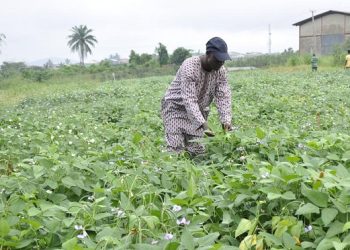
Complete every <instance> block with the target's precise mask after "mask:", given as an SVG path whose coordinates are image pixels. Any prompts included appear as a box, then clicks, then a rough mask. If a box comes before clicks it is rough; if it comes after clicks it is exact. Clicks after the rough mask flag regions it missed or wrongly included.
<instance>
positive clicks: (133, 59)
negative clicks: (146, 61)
mask: <svg viewBox="0 0 350 250" xmlns="http://www.w3.org/2000/svg"><path fill="white" fill-rule="evenodd" d="M140 62H141V58H140V55H139V54H137V53H136V52H135V51H134V50H131V51H130V56H129V63H130V64H140Z"/></svg>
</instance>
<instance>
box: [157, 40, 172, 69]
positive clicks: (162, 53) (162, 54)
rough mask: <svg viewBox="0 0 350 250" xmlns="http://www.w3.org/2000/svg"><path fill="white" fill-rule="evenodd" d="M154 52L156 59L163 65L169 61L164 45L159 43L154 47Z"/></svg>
mask: <svg viewBox="0 0 350 250" xmlns="http://www.w3.org/2000/svg"><path fill="white" fill-rule="evenodd" d="M156 53H157V54H158V60H159V64H160V65H165V64H167V63H168V62H169V55H168V50H167V49H166V47H165V45H163V44H161V43H159V47H156Z"/></svg>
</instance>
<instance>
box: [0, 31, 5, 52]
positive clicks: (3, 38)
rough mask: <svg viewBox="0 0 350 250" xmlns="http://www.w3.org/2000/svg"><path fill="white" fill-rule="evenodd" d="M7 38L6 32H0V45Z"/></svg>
mask: <svg viewBox="0 0 350 250" xmlns="http://www.w3.org/2000/svg"><path fill="white" fill-rule="evenodd" d="M5 39H6V36H5V35H4V34H2V33H0V46H1V44H2V43H3V41H4V40H5ZM0 53H1V50H0Z"/></svg>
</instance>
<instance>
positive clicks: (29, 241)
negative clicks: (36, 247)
mask: <svg viewBox="0 0 350 250" xmlns="http://www.w3.org/2000/svg"><path fill="white" fill-rule="evenodd" d="M33 241H34V239H28V240H21V242H20V243H19V244H18V245H16V249H20V248H24V247H26V246H29V245H30V243H32V242H33Z"/></svg>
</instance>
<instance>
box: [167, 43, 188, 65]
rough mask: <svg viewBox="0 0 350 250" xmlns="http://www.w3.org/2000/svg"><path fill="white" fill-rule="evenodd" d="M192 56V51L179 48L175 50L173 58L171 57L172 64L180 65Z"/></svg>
mask: <svg viewBox="0 0 350 250" xmlns="http://www.w3.org/2000/svg"><path fill="white" fill-rule="evenodd" d="M190 56H191V50H188V49H185V48H184V47H179V48H177V49H176V50H174V52H173V54H172V56H171V57H170V62H171V63H173V64H176V65H180V64H181V63H182V62H183V61H185V59H186V58H189V57H190Z"/></svg>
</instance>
